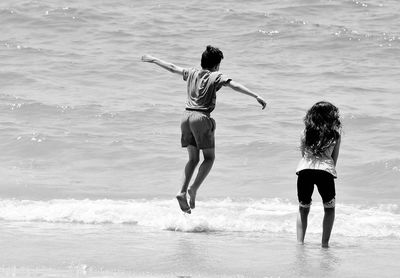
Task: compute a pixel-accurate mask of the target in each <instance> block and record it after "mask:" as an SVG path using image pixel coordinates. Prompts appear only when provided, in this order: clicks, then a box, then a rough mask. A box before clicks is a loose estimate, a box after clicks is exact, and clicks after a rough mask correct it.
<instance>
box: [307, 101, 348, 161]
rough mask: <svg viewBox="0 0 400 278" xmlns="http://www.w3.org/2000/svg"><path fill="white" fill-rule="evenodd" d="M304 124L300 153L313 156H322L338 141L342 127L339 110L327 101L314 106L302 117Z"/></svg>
mask: <svg viewBox="0 0 400 278" xmlns="http://www.w3.org/2000/svg"><path fill="white" fill-rule="evenodd" d="M304 124H305V129H304V137H303V138H302V140H301V147H300V148H301V151H302V152H303V153H304V152H305V151H306V150H307V151H309V152H311V153H312V154H313V155H315V156H320V155H322V154H323V153H324V152H325V151H326V150H327V149H328V148H329V147H330V146H331V145H332V143H333V142H334V141H335V140H336V139H338V137H339V136H340V133H341V127H342V123H341V122H340V119H339V109H338V108H337V107H336V106H335V105H333V104H332V103H330V102H327V101H320V102H317V103H316V104H314V105H313V106H312V107H311V108H310V110H308V112H307V114H306V116H305V117H304Z"/></svg>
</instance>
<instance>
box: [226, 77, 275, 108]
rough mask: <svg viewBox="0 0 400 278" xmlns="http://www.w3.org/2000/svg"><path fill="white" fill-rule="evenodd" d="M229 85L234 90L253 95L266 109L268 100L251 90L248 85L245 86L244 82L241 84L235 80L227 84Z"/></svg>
mask: <svg viewBox="0 0 400 278" xmlns="http://www.w3.org/2000/svg"><path fill="white" fill-rule="evenodd" d="M227 86H228V87H230V88H232V89H233V90H235V91H237V92H239V93H242V94H245V95H248V96H251V97H254V98H256V100H257V101H258V103H259V104H261V106H262V109H264V108H265V106H267V102H266V101H265V100H264V99H263V98H262V97H260V96H259V95H257V94H256V93H254V92H252V91H251V90H249V89H248V88H246V87H245V86H243V85H242V84H240V83H238V82H235V81H230V82H229V83H228V84H227Z"/></svg>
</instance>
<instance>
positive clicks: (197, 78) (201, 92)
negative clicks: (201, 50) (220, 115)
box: [183, 68, 231, 113]
mask: <svg viewBox="0 0 400 278" xmlns="http://www.w3.org/2000/svg"><path fill="white" fill-rule="evenodd" d="M183 80H184V81H187V94H188V97H187V101H186V108H187V109H188V110H196V111H204V112H207V113H211V112H212V111H213V110H214V108H215V102H216V98H217V96H216V92H217V91H218V90H219V89H221V87H222V86H225V85H227V84H228V83H229V82H230V81H231V79H229V78H227V77H226V76H225V75H224V74H222V73H220V72H218V71H214V72H211V71H209V70H204V69H201V70H198V69H194V68H192V69H184V70H183Z"/></svg>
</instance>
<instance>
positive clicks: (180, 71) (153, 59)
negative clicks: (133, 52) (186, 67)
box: [142, 55, 183, 75]
mask: <svg viewBox="0 0 400 278" xmlns="http://www.w3.org/2000/svg"><path fill="white" fill-rule="evenodd" d="M142 62H147V63H154V64H156V65H158V66H160V67H162V68H163V69H166V70H168V71H170V72H172V73H177V74H180V75H182V74H183V68H181V67H178V66H176V65H174V64H172V63H169V62H165V61H163V60H161V59H158V58H156V57H153V56H150V55H144V56H142Z"/></svg>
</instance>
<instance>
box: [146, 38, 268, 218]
mask: <svg viewBox="0 0 400 278" xmlns="http://www.w3.org/2000/svg"><path fill="white" fill-rule="evenodd" d="M223 58H224V55H223V53H222V51H221V50H219V49H218V48H216V47H212V46H210V45H209V46H207V48H206V50H205V51H204V52H203V54H202V56H201V70H198V69H194V68H191V69H189V68H181V67H179V66H176V65H174V64H171V63H168V62H165V61H163V60H160V59H158V58H156V57H153V56H150V55H144V56H143V57H142V61H143V62H148V63H154V64H156V65H158V66H160V67H162V68H164V69H166V70H168V71H170V72H172V73H176V74H179V75H181V76H182V77H183V80H184V81H187V102H186V111H185V113H184V115H183V118H182V121H181V131H182V136H181V144H182V147H186V148H187V150H188V154H189V160H188V162H187V163H186V166H185V175H184V179H183V184H182V188H181V191H180V192H179V193H178V195H177V196H176V198H177V200H178V203H179V206H180V208H181V210H182V211H184V212H186V213H191V209H194V208H195V199H196V193H197V190H198V189H199V187H200V185H201V184H202V182H203V181H204V179H205V178H206V177H207V175H208V173H209V172H210V170H211V168H212V166H213V164H214V159H215V139H214V131H215V121H214V119H213V118H211V116H210V113H211V112H212V111H213V110H214V108H215V102H216V92H217V91H218V90H219V89H221V87H222V86H227V87H230V88H232V89H233V90H235V91H237V92H240V93H243V94H246V95H248V96H251V97H254V98H255V99H256V100H257V101H258V102H259V103H260V104H261V106H262V109H264V108H265V106H266V105H267V104H266V102H265V100H264V99H263V98H262V97H260V96H259V95H257V94H255V93H254V92H252V91H251V90H249V89H248V88H246V87H245V86H243V85H241V84H240V83H238V82H235V81H232V79H230V78H228V77H226V76H225V75H224V74H222V73H221V72H219V66H220V63H221V60H222V59H223ZM200 150H202V152H203V157H204V161H203V163H202V164H201V165H200V167H199V170H198V173H197V176H196V178H195V180H194V182H193V183H192V185H191V186H190V187H189V189H188V186H189V183H190V180H191V178H192V175H193V173H194V170H195V169H196V166H197V164H198V163H199V160H200V159H199V153H200ZM186 194H188V195H189V203H188V201H187V195H186ZM189 204H190V205H189Z"/></svg>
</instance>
